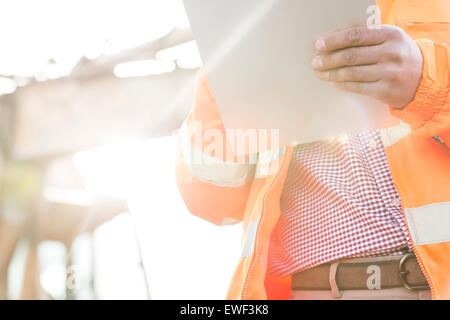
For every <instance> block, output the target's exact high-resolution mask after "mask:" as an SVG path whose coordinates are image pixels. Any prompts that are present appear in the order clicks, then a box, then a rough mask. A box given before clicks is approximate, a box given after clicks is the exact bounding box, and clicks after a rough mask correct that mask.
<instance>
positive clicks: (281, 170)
mask: <svg viewBox="0 0 450 320" xmlns="http://www.w3.org/2000/svg"><path fill="white" fill-rule="evenodd" d="M289 157H290V153H289V152H286V154H285V159H284V161H283V164H282V166H281V169H280V171H279V173H280V172H283V170H284V167H285V166H286V164H287V163H288V162H289V161H288V158H289ZM280 176H281V174H278V176H277V177H275V179H274V180H273V182H272V184H271V185H270V187H269V189H268V190H267V192H266V194H265V195H264V200H263V203H264V204H263V214H262V215H261V220H260V221H259V224H258V230H257V231H256V236H255V256H254V259H253V263H252V264H251V265H250V267H249V269H248V272H247V277H246V279H245V282H244V285H243V287H242V294H241V297H242V300H245V295H246V291H247V288H248V284H249V282H250V276H251V274H252V271H253V269H254V268H255V265H256V262H257V261H258V259H259V250H260V247H259V240H260V239H259V233H260V232H259V231H260V228H261V226H262V225H263V222H264V217H265V216H266V214H267V210H266V208H267V197H268V195H269V194H270V193H271V192H272V189H273V188H274V186H275V185H276V184H277V182H278V180H279V179H280Z"/></svg>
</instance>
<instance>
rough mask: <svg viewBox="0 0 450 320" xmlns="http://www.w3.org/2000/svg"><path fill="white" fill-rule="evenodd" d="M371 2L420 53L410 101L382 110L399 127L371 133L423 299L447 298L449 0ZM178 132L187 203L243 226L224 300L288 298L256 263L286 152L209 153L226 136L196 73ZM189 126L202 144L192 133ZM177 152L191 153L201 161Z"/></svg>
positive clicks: (261, 262) (276, 207) (271, 220)
mask: <svg viewBox="0 0 450 320" xmlns="http://www.w3.org/2000/svg"><path fill="white" fill-rule="evenodd" d="M378 5H379V7H380V10H381V17H382V22H383V23H384V24H391V25H396V26H398V27H400V28H402V29H403V30H404V31H405V32H407V33H408V34H409V35H410V36H411V37H412V38H413V39H415V40H416V42H417V44H418V46H419V47H420V49H421V51H422V54H423V57H424V59H423V60H424V66H423V78H422V81H421V83H420V86H419V88H418V90H417V94H416V97H415V99H414V100H413V101H412V102H411V103H410V104H409V105H408V106H406V107H405V108H404V109H402V110H394V109H391V112H392V114H393V115H395V116H396V117H398V118H399V119H400V120H401V125H399V126H397V127H392V128H388V129H382V130H381V136H382V140H383V143H384V147H385V153H386V156H387V161H388V163H389V167H390V170H391V173H392V177H393V180H394V183H395V186H396V188H397V189H398V192H399V194H400V196H401V202H402V205H403V207H404V217H405V221H406V223H407V226H408V229H409V233H410V237H411V241H412V243H413V244H414V251H415V253H416V255H417V257H418V260H419V262H420V265H421V267H422V271H423V273H424V275H425V276H426V278H427V280H428V283H429V285H430V287H431V291H432V296H433V298H434V299H450V96H449V77H450V73H449V72H450V49H449V48H450V1H449V0H426V1H425V0H379V1H378ZM198 123H200V124H201V126H198ZM194 124H195V125H194ZM182 130H184V132H185V137H187V139H182V141H181V142H180V148H179V150H178V156H179V158H178V160H179V161H177V168H176V170H177V173H176V176H177V184H178V187H179V190H180V192H181V195H182V197H183V198H184V201H185V203H186V206H187V208H188V209H189V210H190V211H191V212H192V213H193V214H194V215H196V216H199V217H201V218H204V219H207V220H209V221H211V222H212V223H214V224H217V225H224V224H230V223H234V222H239V221H243V222H244V224H243V226H244V236H243V248H242V255H241V258H240V261H239V263H238V266H237V269H236V271H235V273H234V276H233V279H232V281H231V285H230V288H229V291H228V295H227V298H228V299H286V298H288V294H289V291H290V281H291V279H290V278H289V277H288V278H284V279H280V278H273V277H269V276H268V275H267V274H266V263H267V253H268V247H269V242H270V239H271V233H272V230H273V229H274V226H275V225H276V223H277V221H278V218H279V216H280V195H281V192H282V188H283V184H284V181H285V177H286V174H287V170H288V167H289V162H290V159H291V156H292V151H293V148H292V147H287V148H284V149H282V150H281V151H277V152H273V151H261V152H259V153H258V161H257V164H256V165H254V164H251V163H250V162H248V163H243V162H242V161H241V162H239V161H229V160H228V159H229V158H224V157H223V156H219V154H222V155H223V154H224V152H220V153H218V152H217V150H220V148H225V147H224V145H223V143H220V145H218V142H217V141H218V140H215V139H213V137H215V136H216V137H217V136H219V135H221V134H222V135H223V136H226V135H225V130H224V127H223V124H222V122H221V120H220V115H219V112H218V109H217V106H216V102H215V100H214V97H213V95H212V94H211V91H210V88H209V85H208V83H207V79H206V77H205V75H204V72H203V71H202V70H201V71H200V72H199V81H198V87H197V90H196V93H195V99H194V106H193V110H192V111H191V113H190V115H189V117H188V119H187V120H186V122H185V123H184V125H183V129H182ZM198 130H202V131H201V137H202V138H203V139H204V140H203V142H202V143H199V141H198V140H199V139H198V137H197V138H194V137H195V136H196V134H198V132H197V131H198ZM205 142H206V143H205ZM225 144H226V141H225ZM187 155H190V156H192V155H195V156H199V157H200V158H201V159H202V160H203V164H198V163H197V162H192V161H190V160H189V159H188V157H187ZM226 160H227V161H226Z"/></svg>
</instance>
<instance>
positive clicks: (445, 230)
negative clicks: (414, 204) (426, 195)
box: [405, 202, 450, 245]
mask: <svg viewBox="0 0 450 320" xmlns="http://www.w3.org/2000/svg"><path fill="white" fill-rule="evenodd" d="M405 216H406V220H407V222H408V227H409V230H410V232H411V236H412V239H413V242H414V244H415V245H424V244H433V243H440V242H450V202H441V203H436V204H432V205H428V206H424V207H420V208H413V209H407V208H405Z"/></svg>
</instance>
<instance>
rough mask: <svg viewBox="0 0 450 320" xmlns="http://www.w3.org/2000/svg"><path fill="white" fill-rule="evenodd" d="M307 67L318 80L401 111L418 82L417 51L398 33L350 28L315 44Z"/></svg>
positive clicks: (419, 60)
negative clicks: (314, 72) (316, 53)
mask: <svg viewBox="0 0 450 320" xmlns="http://www.w3.org/2000/svg"><path fill="white" fill-rule="evenodd" d="M316 48H317V50H318V51H319V52H320V53H319V54H318V55H317V56H316V57H314V58H313V60H312V62H311V65H312V67H313V69H314V70H316V71H317V72H318V76H319V78H320V79H321V80H324V81H332V82H334V83H335V85H336V87H338V88H340V89H342V90H345V91H351V92H356V93H361V94H364V95H368V96H371V97H373V98H375V99H377V100H379V101H381V102H384V103H387V104H389V105H390V106H392V107H394V108H398V109H402V108H404V107H405V106H407V105H408V104H409V103H410V102H411V101H412V100H413V99H414V97H415V95H416V90H417V87H418V86H419V83H420V81H421V78H422V63H423V57H422V53H421V52H420V49H419V47H418V46H417V44H416V43H415V42H414V40H413V39H411V38H410V37H409V36H408V35H407V34H406V33H405V32H404V31H403V30H402V29H400V28H397V27H394V26H388V25H383V26H380V27H379V28H374V29H369V28H367V27H352V28H349V29H346V30H340V31H336V32H334V33H331V34H329V35H327V36H324V37H322V38H320V39H318V40H317V41H316Z"/></svg>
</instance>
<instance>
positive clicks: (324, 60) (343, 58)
mask: <svg viewBox="0 0 450 320" xmlns="http://www.w3.org/2000/svg"><path fill="white" fill-rule="evenodd" d="M380 51H382V48H381V46H370V47H356V48H348V49H342V50H338V51H334V52H331V53H323V54H320V55H318V56H316V57H314V58H313V60H312V61H311V66H312V68H313V69H314V70H317V71H323V70H328V69H335V68H340V67H344V66H357V65H368V64H375V63H378V62H379V61H380V59H381V58H380V57H381V56H382V55H381V54H380Z"/></svg>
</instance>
